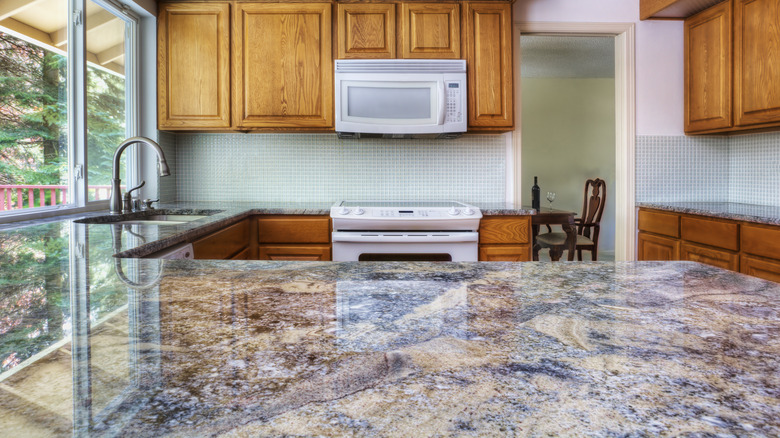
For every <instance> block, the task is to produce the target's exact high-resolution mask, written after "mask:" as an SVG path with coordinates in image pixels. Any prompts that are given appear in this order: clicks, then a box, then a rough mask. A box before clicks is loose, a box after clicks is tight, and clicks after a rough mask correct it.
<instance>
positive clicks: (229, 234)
mask: <svg viewBox="0 0 780 438" xmlns="http://www.w3.org/2000/svg"><path fill="white" fill-rule="evenodd" d="M249 246H250V242H249V220H248V219H245V220H243V221H241V222H239V223H237V224H234V225H231V226H229V227H227V228H224V229H222V230H219V231H217V232H216V233H213V234H210V235H208V236H206V237H204V238H202V239H200V240H198V241H196V242H193V244H192V249H193V252H194V253H195V258H196V259H211V260H227V259H230V258H233V257H234V256H236V255H237V254H239V253H241V252H242V251H244V250H245V249H247V248H248V247H249Z"/></svg>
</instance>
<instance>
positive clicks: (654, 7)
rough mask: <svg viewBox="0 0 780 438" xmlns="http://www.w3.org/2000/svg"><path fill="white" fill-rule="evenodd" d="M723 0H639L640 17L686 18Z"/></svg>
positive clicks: (643, 18) (644, 18) (645, 18)
mask: <svg viewBox="0 0 780 438" xmlns="http://www.w3.org/2000/svg"><path fill="white" fill-rule="evenodd" d="M722 1H723V0H639V18H640V19H642V20H647V19H649V18H658V19H662V20H669V19H675V18H676V19H684V18H688V17H690V16H691V15H693V14H696V13H698V12H701V11H703V10H705V9H707V8H709V7H710V6H712V5H714V4H716V3H720V2H722Z"/></svg>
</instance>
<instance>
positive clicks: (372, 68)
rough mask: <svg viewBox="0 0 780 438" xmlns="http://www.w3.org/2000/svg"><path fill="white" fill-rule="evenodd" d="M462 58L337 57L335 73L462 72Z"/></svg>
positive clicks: (464, 65)
mask: <svg viewBox="0 0 780 438" xmlns="http://www.w3.org/2000/svg"><path fill="white" fill-rule="evenodd" d="M465 71H466V61H465V60H462V59H337V60H336V67H335V72H336V73H464V72H465Z"/></svg>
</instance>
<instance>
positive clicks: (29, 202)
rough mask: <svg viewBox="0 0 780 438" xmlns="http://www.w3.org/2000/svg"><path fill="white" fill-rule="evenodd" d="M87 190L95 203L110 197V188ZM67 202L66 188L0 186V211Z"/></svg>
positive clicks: (96, 187) (99, 187) (93, 187)
mask: <svg viewBox="0 0 780 438" xmlns="http://www.w3.org/2000/svg"><path fill="white" fill-rule="evenodd" d="M88 190H89V192H90V194H94V196H90V199H94V200H96V201H99V200H101V199H108V198H109V197H110V196H111V186H89V188H88ZM36 195H37V196H36ZM47 195H48V196H47ZM47 197H48V199H49V200H48V203H47V201H46V198H47ZM36 201H37V202H36ZM67 202H68V186H41V185H37V186H36V185H0V211H3V210H19V209H22V208H34V207H42V206H45V205H60V204H67Z"/></svg>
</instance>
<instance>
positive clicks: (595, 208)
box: [579, 178, 607, 234]
mask: <svg viewBox="0 0 780 438" xmlns="http://www.w3.org/2000/svg"><path fill="white" fill-rule="evenodd" d="M588 192H590V195H588ZM606 201H607V183H606V182H605V181H604V180H603V179H600V178H596V179H589V180H587V181H585V195H584V201H583V203H582V223H581V225H582V227H589V226H593V225H598V224H599V222H601V215H602V214H603V213H604V204H605V203H606ZM579 231H580V234H582V228H580V230H579Z"/></svg>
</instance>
